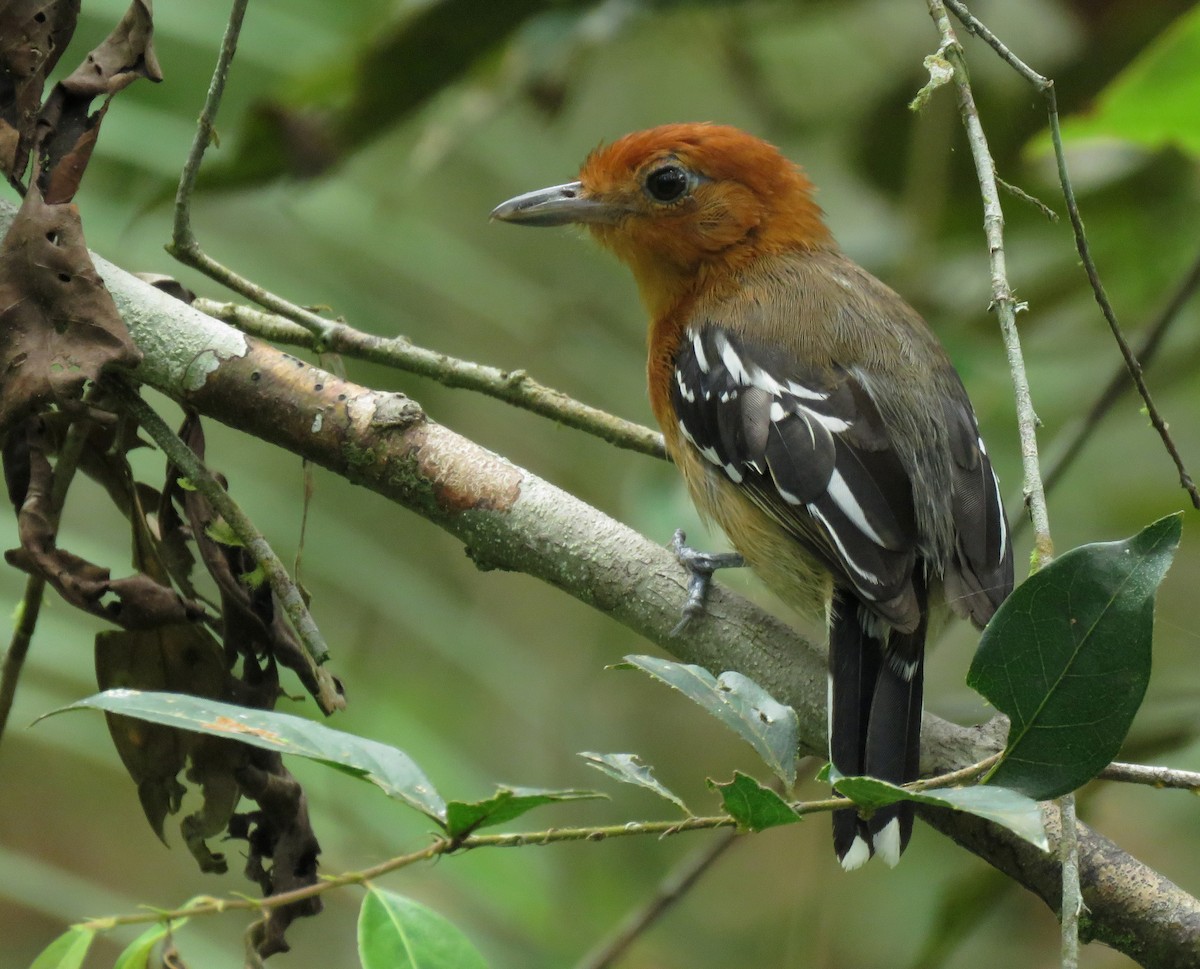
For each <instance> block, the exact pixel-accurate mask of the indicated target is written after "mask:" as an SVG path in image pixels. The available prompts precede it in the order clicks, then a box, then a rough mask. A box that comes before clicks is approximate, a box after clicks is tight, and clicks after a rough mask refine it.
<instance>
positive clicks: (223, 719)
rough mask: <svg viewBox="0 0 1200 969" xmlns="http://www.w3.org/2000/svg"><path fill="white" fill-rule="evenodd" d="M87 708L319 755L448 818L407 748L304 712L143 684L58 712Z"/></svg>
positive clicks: (439, 820)
mask: <svg viewBox="0 0 1200 969" xmlns="http://www.w3.org/2000/svg"><path fill="white" fill-rule="evenodd" d="M83 709H94V710H107V711H108V712H109V713H119V714H122V715H123V716H126V717H136V718H137V719H139V720H147V721H149V722H150V723H161V724H164V725H165V726H168V727H178V728H180V729H181V730H191V731H194V732H197V733H205V734H210V735H212V736H214V737H225V738H227V739H233V740H240V741H242V742H243V743H247V744H252V745H253V746H255V747H262V748H264V749H266V750H275V751H278V752H279V753H281V754H292V755H294V756H297V757H304V758H306V759H308V760H314V761H316V762H318V763H321V764H326V765H328V766H330V767H334V768H337V769H338V770H341V771H344V772H346V773H348V774H351V775H353V776H355V777H361V778H363V779H364V780H368V781H370V782H371V783H372V784H374V785H375V786H376V787H378V788H380V789H381V790H382V791H384V793H386V794H387V795H388V796H389V797H393V798H396V799H397V800H400V801H403V802H405V803H406V804H408V805H410V806H412V807H414V808H416V809H417V810H418V811H420V812H421V813H423V814H425V815H427V816H428V817H430V818H432V819H433V820H434V821H436V822H437V823H438V824H445V821H446V804H445V802H444V801H443V800H442V797H441V795H440V794H438V792H437V791H436V790H435V789H434V787H433V784H432V783H431V782H430V781H429V778H427V777H426V776H425V774H424V773H423V772H422V771H421V768H419V767H418V766H417V765H416V763H415V762H414V761H413V760H412V758H410V757H409V756H408V754H406V753H404V751H402V750H398V749H397V748H395V747H389V746H388V745H387V744H381V743H378V742H377V741H374V740H367V739H365V738H363V737H356V736H354V734H349V733H345V732H343V731H341V730H333V729H332V728H330V727H326V726H325V725H324V724H320V723H314V722H313V721H311V720H305V719H304V718H303V717H295V716H292V715H291V714H287V713H274V712H271V711H269V710H250V709H247V708H246V707H239V706H234V705H233V704H230V703H220V702H218V701H216V700H203V699H200V698H199V697H194V696H187V695H185V694H182V693H151V692H143V691H141V690H105V691H104V692H103V693H97V694H96V695H95V696H91V697H88V698H87V699H86V700H80V701H79V702H78V703H72V704H71V705H70V706H68V707H63V708H62V709H61V710H55V711H54V713H64V712H67V711H69V710H83ZM52 715H53V714H48V716H52Z"/></svg>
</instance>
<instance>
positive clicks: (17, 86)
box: [0, 0, 79, 178]
mask: <svg viewBox="0 0 1200 969" xmlns="http://www.w3.org/2000/svg"><path fill="white" fill-rule="evenodd" d="M78 17H79V0H8V2H7V3H0V171H3V172H4V173H5V174H7V175H9V176H12V177H13V178H19V177H20V176H21V175H22V174H23V173H24V171H25V166H26V163H27V162H28V159H29V146H30V145H31V144H32V143H33V137H34V128H35V126H36V124H37V118H38V112H39V109H40V108H41V105H42V91H43V89H44V88H45V85H46V77H47V75H49V73H50V72H51V71H52V70H53V69H54V65H55V64H57V63H58V59H59V57H61V56H62V52H63V51H64V50H65V49H66V46H67V44H68V43H69V42H70V40H71V35H72V34H73V33H74V32H75V22H76V20H77V19H78Z"/></svg>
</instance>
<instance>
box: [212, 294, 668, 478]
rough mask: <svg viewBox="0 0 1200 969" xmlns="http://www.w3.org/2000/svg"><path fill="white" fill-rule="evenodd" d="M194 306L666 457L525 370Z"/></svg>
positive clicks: (344, 330) (255, 330) (284, 339)
mask: <svg viewBox="0 0 1200 969" xmlns="http://www.w3.org/2000/svg"><path fill="white" fill-rule="evenodd" d="M192 306H193V307H194V308H195V309H198V310H200V312H202V313H207V314H208V315H209V316H212V317H215V318H216V319H219V320H223V321H224V322H226V323H231V324H233V325H234V326H236V327H238V328H239V329H241V330H243V331H245V332H246V333H250V334H253V335H254V336H257V337H260V338H262V339H264V340H270V341H272V342H274V343H284V344H289V345H291V346H300V347H307V348H308V349H312V350H315V349H317V348H318V344H320V345H321V346H322V347H323V348H324V349H325V350H327V351H328V352H331V353H340V354H342V355H343V356H347V357H353V358H355V359H359V360H369V361H371V362H373V363H380V364H383V365H385V366H389V367H394V368H396V369H398V370H404V371H406V372H408V373H415V374H418V375H420V376H422V377H428V378H430V379H431V380H436V381H437V382H438V383H440V384H443V385H445V386H447V387H458V388H463V389H466V390H474V391H477V392H478V393H481V394H486V395H487V396H489V397H494V398H495V399H497V400H502V401H504V402H505V403H508V404H512V405H514V406H516V407H521V408H523V409H525V410H529V411H532V412H533V413H535V414H540V415H541V416H542V417H548V418H550V419H551V420H553V421H557V422H558V423H560V424H563V425H564V426H566V427H571V428H574V429H576V430H580V431H585V432H586V433H588V434H593V435H595V436H596V437H598V438H600V439H601V440H604V441H608V442H609V443H610V444H613V445H615V446H616V447H620V448H626V449H628V450H630V451H637V452H638V453H640V454H648V455H650V456H651V457H657V458H665V457H666V450H665V449H664V447H663V439H662V435H661V434H659V433H658V432H657V431H652V430H650V428H648V427H643V426H642V425H641V424H635V423H634V422H632V421H627V420H623V419H621V418H619V417H615V416H613V415H612V414H609V413H608V412H607V411H602V410H600V409H599V408H596V407H589V406H588V405H587V404H583V403H580V402H579V401H577V400H575V399H573V398H571V397H568V396H567V395H566V394H564V393H563V392H562V391H559V390H554V389H553V388H551V387H547V386H546V385H544V384H541V383H539V382H538V381H536V380H534V379H533V378H532V377H530V376H529V375H528V374H527V373H526V372H525V371H524V370H501V369H499V368H498V367H488V366H485V365H483V364H479V363H474V362H472V361H470V360H460V359H458V358H456V357H451V356H447V355H446V354H444V353H437V352H435V351H433V350H428V349H426V348H424V347H419V346H416V345H414V344H413V343H411V342H409V341H408V340H406V339H405V338H403V337H391V338H388V337H381V336H375V335H374V334H371V333H365V332H363V331H362V330H356V329H355V328H354V327H352V326H347V325H346V324H345V323H331V324H330V327H329V329H328V331H326V333H325V335H324V337H323V338H322V339H318V338H317V337H314V336H313V334H312V332H311V331H309V330H306V329H304V328H302V327H300V326H297V325H295V324H294V323H291V322H289V321H288V320H287V319H286V318H284V317H282V316H279V315H277V314H273V313H264V312H262V311H261V310H255V309H250V308H249V307H246V306H240V305H238V304H237V303H224V302H217V301H216V300H210V299H197V300H195V301H193V303H192Z"/></svg>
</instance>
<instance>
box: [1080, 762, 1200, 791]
mask: <svg viewBox="0 0 1200 969" xmlns="http://www.w3.org/2000/svg"><path fill="white" fill-rule="evenodd" d="M1098 776H1099V778H1100V779H1101V780H1105V781H1118V782H1120V783H1124V784H1145V785H1147V786H1148V787H1157V788H1169V789H1172V790H1180V791H1191V792H1192V793H1193V794H1200V772H1197V771H1191V770H1174V769H1172V768H1170V767H1152V766H1149V765H1147V764H1123V763H1120V762H1119V761H1113V762H1112V763H1111V764H1109V765H1108V766H1107V767H1106V768H1104V770H1102V771H1101V772H1100V774H1099V775H1098Z"/></svg>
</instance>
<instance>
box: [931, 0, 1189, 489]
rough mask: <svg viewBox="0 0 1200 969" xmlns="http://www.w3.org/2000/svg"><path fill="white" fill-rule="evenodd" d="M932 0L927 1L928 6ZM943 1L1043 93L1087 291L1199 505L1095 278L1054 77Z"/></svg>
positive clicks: (957, 5)
mask: <svg viewBox="0 0 1200 969" xmlns="http://www.w3.org/2000/svg"><path fill="white" fill-rule="evenodd" d="M933 2H934V0H931V6H932V3H933ZM943 2H944V3H945V5H946V6H947V7H949V8H950V9H951V10H952V11H954V16H955V17H957V18H958V20H959V21H960V22H961V23H962V25H963V27H964V28H966V29H967V30H968V31H969V32H971V33H973V34H975V35H976V36H977V37H979V38H980V40H982V41H983V42H984V43H986V44H987V45H988V46H989V47H991V48H992V50H994V51H995V52H996V53H997V54H999V55H1000V57H1001V58H1002V59H1003V60H1004V61H1005V63H1007V64H1008V65H1009V66H1010V67H1012V68H1013V70H1015V71H1016V72H1017V73H1019V74H1020V75H1021V76H1022V77H1024V78H1025V80H1027V81H1028V82H1029V83H1030V84H1032V85H1033V87H1034V88H1036V89H1037V91H1038V92H1039V93H1040V94H1041V95H1042V97H1043V98H1045V100H1046V114H1047V116H1048V118H1049V121H1050V140H1051V142H1052V143H1053V145H1054V157H1055V160H1056V162H1057V164H1058V180H1059V183H1060V184H1061V186H1062V191H1063V200H1064V201H1065V202H1066V206H1067V216H1068V217H1069V218H1070V220H1071V228H1072V230H1073V231H1074V233H1075V248H1076V250H1077V251H1078V252H1079V258H1080V260H1081V261H1082V262H1083V269H1084V272H1085V273H1086V274H1087V278H1088V283H1089V284H1090V285H1091V287H1092V294H1093V296H1095V299H1096V303H1097V305H1099V307H1100V312H1101V313H1102V314H1103V315H1104V319H1105V321H1106V322H1107V323H1108V327H1109V329H1110V330H1111V331H1112V335H1113V339H1114V340H1116V341H1117V348H1118V349H1119V350H1120V351H1121V357H1122V359H1123V360H1124V361H1125V369H1126V370H1127V371H1128V373H1129V376H1130V377H1132V378H1133V382H1134V385H1135V386H1136V387H1137V389H1138V393H1139V394H1141V397H1142V401H1143V402H1144V403H1145V405H1146V413H1147V415H1148V416H1149V418H1150V423H1151V424H1152V425H1154V429H1155V430H1156V431H1157V432H1158V436H1159V437H1160V438H1161V439H1162V442H1163V447H1165V448H1166V450H1167V454H1169V455H1170V456H1171V460H1172V461H1173V462H1174V463H1175V469H1176V471H1177V472H1178V474H1179V483H1180V485H1181V486H1182V487H1183V489H1184V490H1185V491H1187V493H1188V496H1189V497H1190V498H1191V500H1192V504H1193V506H1195V507H1196V508H1200V489H1197V487H1196V483H1195V481H1194V480H1193V479H1192V476H1191V475H1190V474H1189V473H1188V470H1187V468H1186V467H1185V466H1184V463H1183V458H1182V457H1180V454H1179V450H1178V449H1177V448H1176V446H1175V442H1174V440H1173V439H1172V438H1171V434H1170V430H1169V428H1168V425H1167V422H1166V421H1165V420H1164V419H1163V417H1162V415H1161V414H1160V413H1159V411H1158V408H1157V407H1156V406H1155V405H1154V400H1153V398H1152V397H1151V396H1150V388H1149V387H1147V386H1146V381H1145V378H1144V377H1143V375H1142V365H1141V364H1140V363H1139V362H1138V358H1137V356H1136V354H1135V353H1134V352H1133V350H1132V349H1131V348H1130V346H1129V342H1128V341H1127V340H1126V339H1125V334H1124V332H1123V331H1122V330H1121V324H1120V323H1119V322H1118V321H1117V314H1116V311H1115V310H1113V307H1112V304H1111V303H1110V302H1109V299H1108V295H1107V294H1106V293H1105V291H1104V285H1103V284H1102V283H1101V281H1100V272H1099V270H1098V269H1097V268H1096V262H1095V260H1094V259H1093V258H1092V252H1091V247H1090V246H1089V244H1088V241H1087V233H1086V232H1085V231H1084V227H1083V217H1082V215H1080V212H1079V205H1078V204H1077V203H1076V201H1075V188H1074V186H1073V185H1072V183H1071V176H1070V174H1069V173H1068V172H1067V157H1066V152H1065V151H1064V149H1063V143H1062V131H1061V130H1060V128H1059V121H1058V95H1057V94H1056V93H1055V90H1054V81H1052V80H1051V79H1049V78H1047V77H1044V76H1043V75H1041V74H1039V73H1038V72H1037V71H1035V70H1034V69H1033V68H1031V67H1030V66H1029V65H1028V64H1026V63H1025V62H1024V61H1022V60H1021V59H1020V58H1019V57H1017V56H1016V55H1015V54H1014V53H1013V52H1012V51H1011V50H1010V49H1009V48H1008V47H1007V46H1006V45H1005V44H1004V43H1003V42H1002V41H1001V40H1000V39H999V38H998V37H997V36H996V35H995V34H994V33H992V31H991V30H990V29H988V27H987V26H986V25H985V24H983V23H982V22H981V21H980V20H979V19H978V18H977V17H975V16H974V15H973V14H972V13H971V12H970V11H969V10H967V8H966V6H965V5H964V4H963V3H962V2H961V0H936V3H937V4H938V5H940V4H942V3H943Z"/></svg>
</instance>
